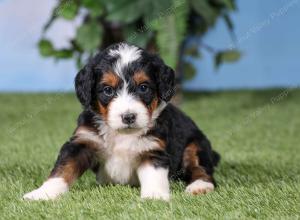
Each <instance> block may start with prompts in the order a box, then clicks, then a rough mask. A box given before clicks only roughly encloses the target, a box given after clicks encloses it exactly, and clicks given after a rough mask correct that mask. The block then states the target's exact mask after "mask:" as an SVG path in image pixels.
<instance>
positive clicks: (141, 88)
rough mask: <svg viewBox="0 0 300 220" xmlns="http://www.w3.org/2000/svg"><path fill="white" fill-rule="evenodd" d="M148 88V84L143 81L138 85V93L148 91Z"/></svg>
mask: <svg viewBox="0 0 300 220" xmlns="http://www.w3.org/2000/svg"><path fill="white" fill-rule="evenodd" d="M149 90H150V88H149V86H148V85H147V84H145V83H143V84H141V85H139V87H138V91H139V93H142V94H145V93H147V92H149Z"/></svg>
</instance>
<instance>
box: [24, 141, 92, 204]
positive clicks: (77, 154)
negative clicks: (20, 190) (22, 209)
mask: <svg viewBox="0 0 300 220" xmlns="http://www.w3.org/2000/svg"><path fill="white" fill-rule="evenodd" d="M95 144H96V143H95V142H93V141H92V140H90V139H88V138H85V137H84V138H82V136H80V135H79V136H75V137H73V138H72V140H71V141H70V142H67V143H66V144H64V145H63V147H62V149H61V151H60V153H59V156H58V158H57V161H56V163H55V166H54V168H53V169H52V171H51V173H50V175H49V177H48V179H47V180H46V181H45V182H44V183H43V184H42V186H40V187H39V188H37V189H35V190H33V191H32V192H29V193H27V194H25V195H24V196H23V198H24V199H27V200H51V199H55V198H57V197H58V196H59V195H61V194H63V193H65V192H67V191H68V189H69V187H70V186H71V184H72V183H73V182H74V181H75V180H76V179H77V178H78V177H80V176H81V175H82V174H83V173H84V172H85V171H86V170H87V169H89V168H93V166H95V163H96V162H95Z"/></svg>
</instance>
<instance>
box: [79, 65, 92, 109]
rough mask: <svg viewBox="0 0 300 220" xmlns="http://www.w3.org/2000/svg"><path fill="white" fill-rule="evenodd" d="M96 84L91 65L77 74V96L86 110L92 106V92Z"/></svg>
mask: <svg viewBox="0 0 300 220" xmlns="http://www.w3.org/2000/svg"><path fill="white" fill-rule="evenodd" d="M94 83H95V79H94V74H93V71H92V67H91V65H86V66H85V67H84V68H83V69H82V70H80V71H79V73H77V76H76V78H75V90H76V95H77V98H78V99H79V101H80V102H81V104H82V105H83V106H84V107H85V108H88V107H90V106H91V104H92V103H91V102H92V90H93V87H94Z"/></svg>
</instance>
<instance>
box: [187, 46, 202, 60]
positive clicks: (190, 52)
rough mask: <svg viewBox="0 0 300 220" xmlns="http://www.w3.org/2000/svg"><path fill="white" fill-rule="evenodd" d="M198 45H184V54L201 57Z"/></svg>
mask: <svg viewBox="0 0 300 220" xmlns="http://www.w3.org/2000/svg"><path fill="white" fill-rule="evenodd" d="M198 46H199V45H197V44H192V45H189V46H188V47H186V48H185V49H184V54H185V55H187V56H191V57H194V58H201V53H200V51H199V49H198Z"/></svg>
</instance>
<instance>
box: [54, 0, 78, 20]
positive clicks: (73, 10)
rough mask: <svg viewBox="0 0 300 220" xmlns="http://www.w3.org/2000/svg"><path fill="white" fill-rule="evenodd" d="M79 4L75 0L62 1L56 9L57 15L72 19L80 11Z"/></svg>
mask: <svg viewBox="0 0 300 220" xmlns="http://www.w3.org/2000/svg"><path fill="white" fill-rule="evenodd" d="M78 9H79V6H78V5H77V3H76V2H75V1H74V0H64V1H61V3H60V5H59V6H58V7H57V9H56V10H55V15H56V16H61V17H63V18H65V19H67V20H72V19H74V18H75V17H76V15H77V13H78Z"/></svg>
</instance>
